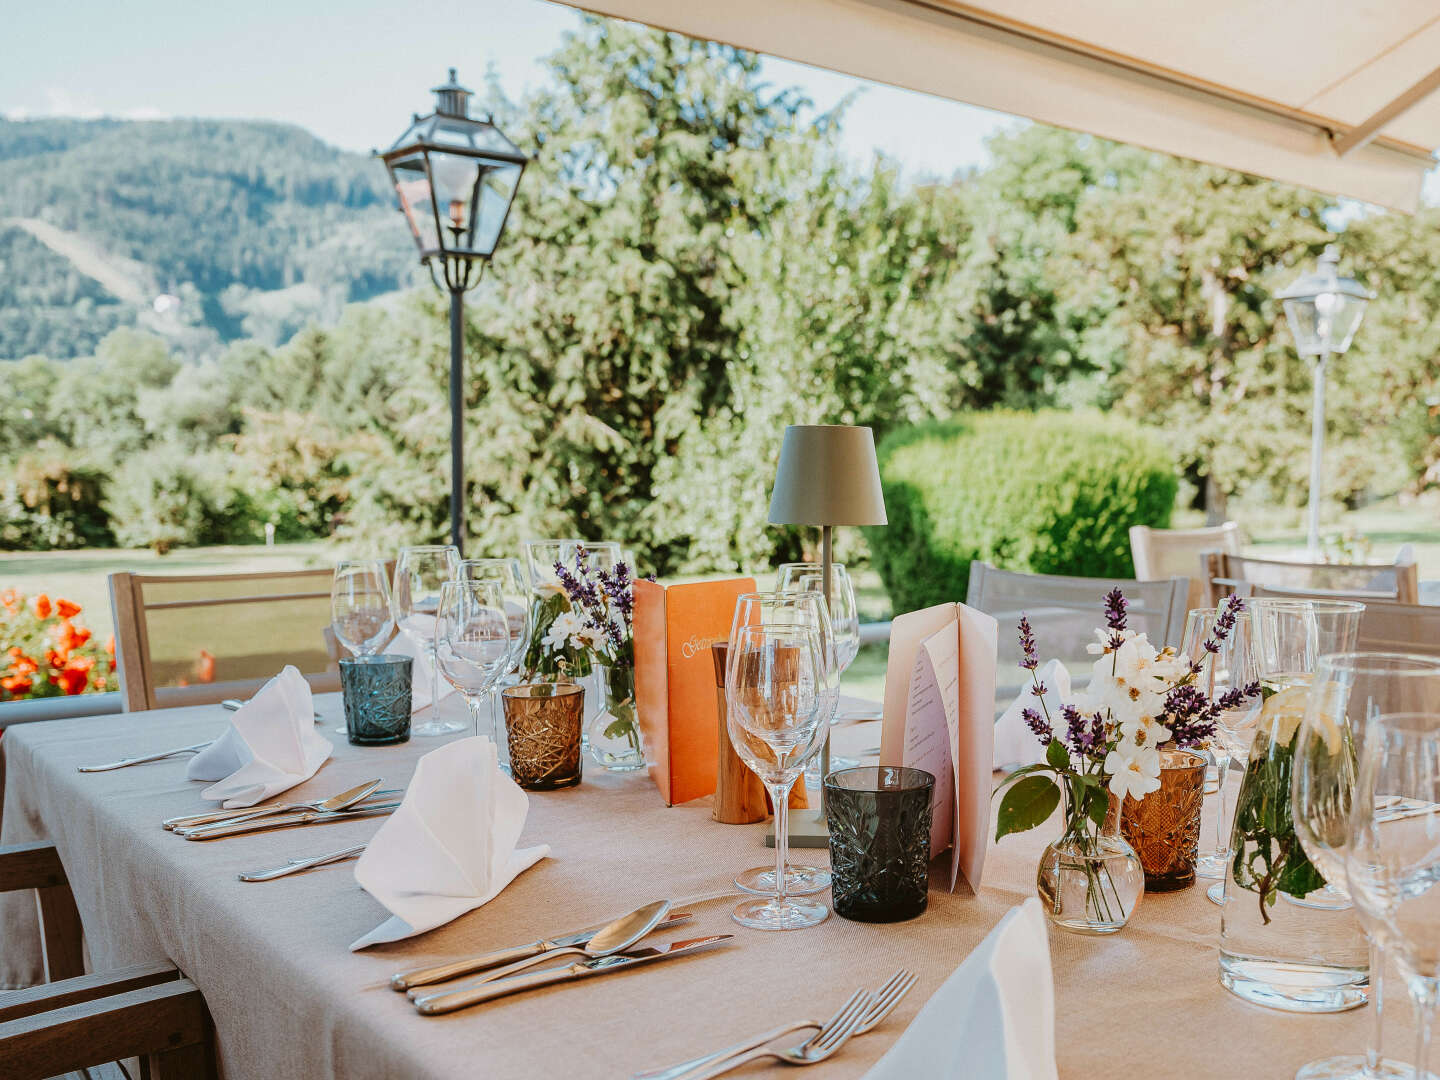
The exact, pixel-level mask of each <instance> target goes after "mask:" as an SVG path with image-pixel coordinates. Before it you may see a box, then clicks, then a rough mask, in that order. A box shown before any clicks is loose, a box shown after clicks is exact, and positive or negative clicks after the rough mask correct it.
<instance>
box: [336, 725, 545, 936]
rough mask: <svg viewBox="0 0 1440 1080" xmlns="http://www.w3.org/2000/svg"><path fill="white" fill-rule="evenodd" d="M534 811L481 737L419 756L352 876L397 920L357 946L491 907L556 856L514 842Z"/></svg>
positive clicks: (411, 933)
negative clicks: (517, 882) (406, 784)
mask: <svg viewBox="0 0 1440 1080" xmlns="http://www.w3.org/2000/svg"><path fill="white" fill-rule="evenodd" d="M529 808H530V800H529V798H528V797H527V796H526V795H525V792H523V791H521V790H520V788H519V786H518V785H517V784H516V783H515V781H514V780H511V779H510V777H508V776H506V775H505V774H504V773H502V772H501V771H500V769H499V766H498V764H497V757H496V753H495V744H494V743H493V742H491V741H490V740H489V739H488V738H486V737H485V736H484V735H477V736H475V737H474V738H469V739H460V740H458V741H456V742H452V743H447V744H446V745H444V746H442V747H440V748H439V749H438V750H432V751H430V753H428V754H426V755H425V756H424V757H422V758H421V759H420V760H419V762H418V763H417V764H416V766H415V777H414V779H412V780H411V781H410V787H409V789H408V790H407V791H406V792H405V798H404V800H403V801H402V802H401V803H400V805H399V807H398V808H396V810H395V813H394V814H392V815H391V816H390V818H389V820H388V821H386V822H385V824H384V825H382V826H380V831H379V832H377V833H376V834H375V838H374V839H373V840H371V841H370V844H369V846H367V847H366V848H365V854H363V855H361V856H360V861H359V862H358V863H356V864H355V880H356V881H358V882H359V883H360V887H361V888H363V889H364V890H365V891H366V892H368V893H369V894H370V895H371V896H373V897H375V899H376V900H379V901H380V903H382V904H384V905H385V907H386V908H388V909H389V910H390V912H391V915H392V917H391V918H390V919H387V920H386V921H385V922H383V923H381V924H380V925H379V926H378V927H376V928H375V929H374V930H372V931H370V933H368V934H366V935H365V936H364V937H362V938H361V939H360V940H359V941H356V942H355V943H354V944H353V945H351V946H350V948H352V949H363V948H365V947H366V946H369V945H375V944H377V943H379V942H382V941H399V940H400V939H401V938H407V937H413V936H414V935H415V934H423V933H424V932H425V931H426V930H433V929H434V928H435V927H437V926H441V925H443V924H445V923H448V922H449V921H450V920H451V919H455V918H458V917H459V916H461V915H464V914H465V913H466V912H467V911H473V910H475V908H478V907H480V906H481V905H482V904H488V903H489V902H490V901H491V900H493V899H494V898H495V897H496V896H498V895H499V894H500V891H501V890H502V889H504V888H505V886H506V885H509V884H510V882H511V881H513V880H514V879H515V877H516V875H518V874H519V873H520V872H521V871H522V870H528V869H529V868H530V867H531V866H534V865H535V864H536V863H537V862H539V861H540V860H541V859H543V858H545V856H546V855H549V854H550V847H549V845H548V844H541V845H540V846H538V847H529V848H517V847H516V846H515V845H516V843H517V842H519V840H520V831H521V829H523V828H524V826H525V814H526V812H527V811H528V810H529Z"/></svg>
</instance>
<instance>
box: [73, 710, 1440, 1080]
mask: <svg viewBox="0 0 1440 1080" xmlns="http://www.w3.org/2000/svg"><path fill="white" fill-rule="evenodd" d="M221 704H222V705H223V706H224V707H225V708H227V709H231V710H234V709H237V708H239V706H240V704H241V702H239V701H235V700H229V701H224V702H222V703H221ZM318 719H319V717H318V714H317V720H318ZM209 745H210V742H209V741H206V742H200V743H195V744H193V745H191V746H181V747H177V748H175V749H173V750H166V751H162V752H160V753H157V754H149V755H145V756H141V757H133V758H123V759H121V760H119V761H113V762H108V763H106V764H103V765H82V766H79V767H78V769H79V771H80V772H82V773H96V772H110V771H112V770H115V769H123V768H127V767H129V766H131V765H143V764H147V763H149V762H154V761H163V760H165V759H167V758H171V757H178V756H179V755H181V754H193V753H198V752H199V751H201V750H203V749H205V747H207V746H209ZM383 782H384V781H383V780H380V779H374V780H367V781H366V782H365V783H363V784H357V785H356V786H355V787H353V788H350V789H348V790H346V791H342V792H338V793H337V794H335V795H332V796H330V797H329V798H326V799H315V800H312V801H309V802H297V803H276V804H274V805H272V806H261V807H253V806H248V807H241V808H238V809H233V810H212V811H208V812H205V813H199V814H185V815H182V816H180V817H173V818H169V819H167V820H166V821H164V822H162V823H161V824H162V825H163V826H164V828H166V829H167V830H169V831H171V832H173V833H175V834H176V835H177V836H182V837H184V838H185V839H186V840H213V839H219V838H221V837H225V836H239V835H243V834H247V833H252V832H259V831H262V830H268V829H279V828H289V827H292V826H297V825H319V824H325V823H328V822H335V821H349V820H353V819H355V818H367V817H377V816H383V815H387V814H390V813H392V812H393V811H394V810H395V808H396V807H398V806H399V805H400V803H399V802H398V801H393V800H394V797H395V796H397V795H400V794H401V792H400V790H398V789H387V790H381V788H380V785H381V784H382V783H383ZM385 800H392V801H385ZM1426 809H1427V810H1428V809H1430V808H1428V807H1427V808H1426ZM1407 812H1408V813H1414V812H1416V811H1415V810H1413V809H1411V808H1410V807H1405V808H1404V809H1403V810H1400V811H1399V813H1397V814H1396V816H1402V815H1406V816H1408V814H1407ZM364 850H365V845H364V844H354V845H351V846H350V847H345V848H341V849H339V850H338V851H330V852H326V853H325V854H322V855H314V856H310V857H307V858H297V859H290V860H288V861H287V862H285V863H284V864H282V865H280V866H275V867H270V868H268V869H263V870H249V871H246V872H244V873H242V874H240V875H238V876H239V878H240V880H241V881H273V880H274V879H276V878H281V877H285V876H287V875H289V874H295V873H299V872H301V871H304V870H310V869H313V868H315V867H320V866H333V865H336V864H338V863H342V862H345V861H347V860H349V859H353V858H356V857H358V856H359V855H360V854H361V853H362V852H364ZM693 918H694V916H693V915H691V914H690V913H689V912H672V911H671V910H670V901H668V900H657V901H655V902H654V903H651V904H646V905H645V906H644V907H641V908H637V909H636V910H635V911H632V912H630V913H629V914H628V915H624V916H622V917H621V918H618V919H616V920H614V921H613V922H610V923H606V924H601V925H596V926H590V927H586V928H585V929H583V930H574V931H571V932H570V933H567V934H561V935H558V936H556V937H553V938H542V939H540V940H538V941H532V942H530V943H528V944H525V945H517V946H514V947H512V948H508V949H500V950H497V951H494V952H488V953H482V954H480V955H478V956H471V957H465V958H463V959H460V960H453V961H450V962H448V963H445V964H438V965H434V966H431V967H425V968H417V969H414V970H410V971H402V972H397V973H396V974H394V975H392V976H391V977H390V987H391V989H392V990H395V991H397V992H400V993H403V994H405V995H406V996H407V997H408V998H409V999H410V1001H411V1002H412V1003H413V1004H414V1006H415V1010H416V1012H418V1013H420V1015H422V1016H442V1015H445V1014H446V1013H451V1012H454V1011H456V1010H457V1009H464V1008H467V1007H469V1006H471V1005H478V1004H481V1003H483V1002H486V1001H493V1000H495V999H496V998H500V997H505V996H508V995H510V994H518V993H522V992H524V991H526V990H534V989H538V988H540V987H542V986H553V985H555V984H558V983H567V982H575V981H578V980H580V979H587V978H591V977H593V976H596V975H605V974H610V973H613V972H617V971H625V970H628V969H630V968H633V967H637V966H641V965H644V964H651V963H656V962H658V961H661V960H670V959H674V958H676V957H680V956H688V955H690V954H691V953H698V952H701V951H702V950H705V949H710V948H713V947H714V946H716V945H719V944H721V943H723V942H726V941H729V940H730V939H731V938H733V937H734V935H733V934H712V935H710V936H708V937H698V938H690V939H688V940H683V941H673V942H671V943H669V944H668V945H661V946H658V947H654V948H648V947H647V948H636V946H637V945H638V943H639V942H640V941H641V940H642V939H644V938H645V937H647V936H648V935H649V934H651V933H652V932H653V931H655V930H657V929H669V928H670V927H673V926H677V925H679V924H681V923H686V922H689V921H690V920H691V919H693ZM572 956H573V957H575V959H574V960H572V961H571V962H569V963H565V964H560V965H559V966H544V967H541V966H540V965H545V964H547V963H548V962H549V961H551V960H555V959H559V958H562V957H572ZM535 967H539V968H540V969H539V970H530V969H531V968H535ZM477 972H483V974H481V976H480V978H478V979H476V980H475V981H473V982H471V983H468V984H466V985H463V986H459V987H454V988H451V989H448V990H447V989H444V987H443V985H442V984H445V983H453V982H455V981H456V980H458V979H460V978H462V977H464V976H467V975H474V974H476V973H477ZM914 985H915V976H914V975H911V974H910V973H909V972H907V971H903V970H902V971H897V972H896V973H895V974H894V975H893V976H891V977H890V979H889V980H888V981H887V982H886V983H884V984H883V985H882V986H880V987H879V988H878V989H876V990H875V991H874V992H867V991H865V990H863V989H862V990H856V991H855V993H854V994H852V995H851V996H850V998H849V999H848V1000H847V1001H846V1002H845V1004H844V1005H842V1006H841V1007H840V1009H838V1010H837V1011H836V1012H835V1014H834V1015H832V1016H831V1017H830V1018H829V1019H828V1020H826V1021H825V1022H824V1023H820V1022H818V1021H814V1020H798V1021H794V1022H792V1023H788V1024H783V1025H781V1026H779V1027H776V1028H772V1029H771V1030H769V1031H766V1032H762V1033H761V1034H759V1035H757V1036H754V1037H753V1038H750V1039H747V1040H744V1041H743V1042H740V1043H736V1044H735V1045H733V1046H727V1047H725V1048H723V1049H721V1050H717V1051H715V1052H714V1053H711V1054H706V1055H705V1056H703V1057H698V1058H693V1059H691V1060H690V1061H684V1062H680V1063H679V1064H677V1065H671V1066H668V1067H666V1068H663V1069H652V1070H649V1071H646V1072H641V1073H636V1074H635V1080H707V1078H709V1077H715V1076H719V1075H721V1074H722V1073H726V1072H729V1071H730V1070H731V1069H734V1068H738V1067H739V1066H741V1065H743V1064H745V1063H747V1062H750V1061H756V1060H759V1059H761V1058H765V1057H769V1058H774V1059H775V1060H776V1061H779V1062H782V1063H784V1064H788V1065H813V1064H817V1063H818V1062H821V1061H825V1060H826V1059H828V1058H830V1057H832V1056H833V1055H834V1054H835V1053H837V1052H838V1051H839V1050H840V1049H841V1048H842V1047H843V1046H844V1044H845V1043H846V1042H847V1041H848V1040H849V1039H850V1038H852V1037H853V1036H855V1035H863V1034H865V1033H866V1032H868V1031H870V1030H871V1029H872V1028H874V1027H876V1026H877V1025H878V1024H880V1022H881V1021H883V1020H884V1019H885V1018H886V1017H887V1016H889V1015H890V1013H891V1012H892V1011H893V1010H894V1008H895V1007H896V1006H897V1005H898V1004H899V1003H900V999H901V998H903V997H904V996H905V994H906V993H908V992H909V990H910V988H911V987H912V986H914ZM431 987H434V988H435V989H429V988H431ZM805 1030H813V1034H811V1035H810V1036H809V1037H808V1038H807V1039H805V1040H804V1041H802V1042H799V1043H796V1044H794V1045H792V1046H784V1047H772V1046H771V1045H770V1044H772V1043H774V1042H775V1041H776V1040H778V1039H781V1038H783V1037H784V1036H786V1035H791V1034H794V1033H796V1032H800V1031H805Z"/></svg>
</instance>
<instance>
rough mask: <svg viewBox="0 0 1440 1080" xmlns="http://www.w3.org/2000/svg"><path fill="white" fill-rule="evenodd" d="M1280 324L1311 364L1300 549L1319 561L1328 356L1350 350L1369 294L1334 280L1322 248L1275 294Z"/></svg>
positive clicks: (1335, 272) (1333, 259)
mask: <svg viewBox="0 0 1440 1080" xmlns="http://www.w3.org/2000/svg"><path fill="white" fill-rule="evenodd" d="M1280 299H1281V300H1282V301H1283V302H1284V304H1285V318H1286V321H1288V322H1289V323H1290V332H1291V333H1292V334H1293V335H1295V348H1296V350H1297V351H1298V352H1299V353H1300V355H1301V356H1308V357H1311V358H1312V359H1313V360H1314V363H1315V402H1314V405H1313V407H1312V409H1311V416H1310V510H1309V516H1310V523H1309V530H1308V535H1307V537H1306V549H1307V551H1308V553H1309V555H1310V558H1311V559H1313V560H1314V561H1316V562H1319V561H1320V500H1321V495H1322V490H1321V489H1322V483H1321V481H1322V476H1323V469H1322V467H1321V459H1322V454H1323V452H1324V449H1325V374H1326V367H1327V365H1328V363H1329V360H1330V357H1331V356H1342V355H1344V353H1345V350H1346V349H1348V348H1350V342H1351V341H1352V340H1354V337H1355V331H1356V330H1358V329H1359V328H1360V320H1361V319H1363V318H1364V317H1365V305H1366V304H1368V303H1369V302H1370V301H1371V300H1373V299H1375V294H1374V293H1372V292H1370V291H1369V290H1368V289H1366V288H1365V287H1364V286H1362V285H1361V284H1360V283H1359V282H1358V281H1356V280H1355V279H1354V278H1348V277H1341V276H1340V252H1339V250H1338V249H1337V248H1336V247H1335V245H1334V244H1330V245H1329V246H1327V247H1326V248H1325V253H1324V254H1323V255H1321V256H1320V262H1319V264H1318V265H1317V266H1316V268H1315V269H1314V270H1313V271H1311V272H1310V273H1308V274H1301V275H1300V277H1299V278H1297V279H1296V280H1295V281H1294V282H1293V283H1292V284H1291V285H1290V287H1289V288H1288V289H1286V290H1285V291H1284V292H1282V293H1281V294H1280Z"/></svg>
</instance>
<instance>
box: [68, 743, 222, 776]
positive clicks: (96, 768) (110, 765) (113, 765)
mask: <svg viewBox="0 0 1440 1080" xmlns="http://www.w3.org/2000/svg"><path fill="white" fill-rule="evenodd" d="M209 745H210V743H209V742H208V741H206V742H197V743H195V744H193V745H191V746H177V747H175V749H173V750H162V751H161V752H160V753H158V754H147V755H145V756H144V757H127V758H121V759H120V760H119V761H111V762H107V763H106V764H104V765H77V766H75V771H76V772H86V773H90V772H112V771H113V770H115V769H124V768H126V767H127V766H130V765H145V764H147V763H149V762H151V761H164V760H165V759H166V758H169V757H177V756H179V755H180V754H194V753H197V752H198V751H200V750H204V749H205V748H206V747H207V746H209Z"/></svg>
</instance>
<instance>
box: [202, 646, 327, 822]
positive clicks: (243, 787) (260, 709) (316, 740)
mask: <svg viewBox="0 0 1440 1080" xmlns="http://www.w3.org/2000/svg"><path fill="white" fill-rule="evenodd" d="M334 749H335V747H334V746H333V745H332V744H331V742H330V740H329V739H327V738H325V736H323V735H321V734H320V733H319V732H318V731H316V730H315V706H314V703H313V702H312V701H311V700H310V684H309V683H307V682H306V681H305V677H304V676H303V675H301V674H300V672H298V671H297V670H295V668H294V667H292V666H290V665H288V664H287V665H286V666H285V670H284V671H282V672H280V674H279V675H276V676H275V677H274V678H273V679H271V680H270V681H269V682H267V683H266V684H265V685H264V686H262V687H261V688H260V689H259V690H258V691H257V692H256V694H255V696H254V697H252V698H251V699H250V700H249V701H247V702H246V703H245V704H244V705H242V706H240V708H239V709H237V710H236V711H235V715H234V716H232V717H231V719H230V726H229V727H228V728H226V729H225V734H223V735H221V736H220V737H219V738H218V739H216V740H215V741H214V742H212V743H211V744H210V745H209V746H207V747H206V748H205V749H204V750H201V751H200V753H198V754H196V755H195V757H194V758H192V759H191V761H190V765H189V767H188V768H187V769H186V770H185V775H186V776H187V777H188V778H189V779H191V780H218V781H220V782H219V783H218V784H211V785H210V786H209V787H208V788H206V789H205V790H204V791H202V792H201V793H200V797H201V798H204V799H220V800H222V801H223V802H224V804H225V807H226V809H230V808H231V807H236V806H254V805H255V804H256V803H258V802H260V801H261V800H262V799H268V798H270V796H272V795H278V794H279V793H280V792H282V791H286V790H288V789H289V788H292V787H294V786H295V785H296V784H300V783H303V782H304V781H306V780H309V779H310V777H312V776H314V775H315V771H316V770H317V769H319V768H320V766H321V765H323V764H324V763H325V759H326V758H328V757H329V756H330V754H331V752H332V751H333V750H334Z"/></svg>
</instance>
